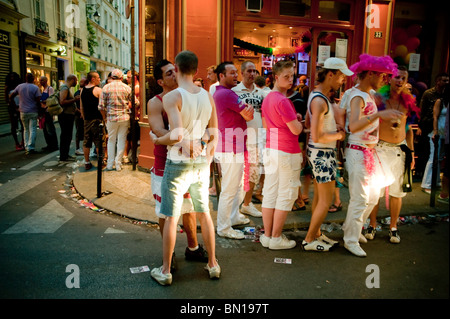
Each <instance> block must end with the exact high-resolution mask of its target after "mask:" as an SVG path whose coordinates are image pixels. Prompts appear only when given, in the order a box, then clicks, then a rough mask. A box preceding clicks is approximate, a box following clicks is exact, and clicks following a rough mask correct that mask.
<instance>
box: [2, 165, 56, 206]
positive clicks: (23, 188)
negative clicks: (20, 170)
mask: <svg viewBox="0 0 450 319" xmlns="http://www.w3.org/2000/svg"><path fill="white" fill-rule="evenodd" d="M56 174H58V171H45V172H39V171H32V172H29V173H26V174H25V175H22V176H19V177H17V178H15V179H13V180H12V181H11V182H9V183H5V184H3V185H2V186H1V187H0V206H2V205H3V204H5V203H7V202H9V201H10V200H12V199H14V198H16V197H17V196H19V195H22V194H23V193H25V192H27V191H29V190H30V189H32V188H33V187H36V186H37V185H39V184H40V183H42V182H44V181H46V180H48V179H49V178H51V177H53V176H55V175H56Z"/></svg>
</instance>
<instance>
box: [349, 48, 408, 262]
mask: <svg viewBox="0 0 450 319" xmlns="http://www.w3.org/2000/svg"><path fill="white" fill-rule="evenodd" d="M359 59H360V61H359V62H357V63H355V64H353V65H352V66H351V67H350V70H351V71H353V72H354V73H355V74H357V76H358V78H359V85H358V86H357V87H354V88H352V89H351V90H352V91H351V93H350V96H349V98H348V99H347V101H348V103H347V105H345V106H343V107H345V109H346V111H347V120H346V130H347V132H349V133H350V134H349V137H348V143H347V147H346V150H345V161H346V162H345V165H346V169H347V172H348V184H349V192H350V201H349V205H348V210H347V216H346V219H345V221H344V225H343V227H342V228H343V230H344V247H345V248H346V249H347V250H348V251H350V252H351V253H352V254H354V255H356V256H358V257H365V256H367V254H366V252H365V251H364V250H363V249H362V248H361V246H360V242H363V243H365V242H367V239H366V238H365V237H364V236H363V235H362V234H361V231H362V227H363V223H364V222H365V221H366V219H367V218H368V217H369V214H370V213H371V211H372V209H373V208H374V206H375V205H376V204H377V203H378V199H379V197H380V190H381V189H382V188H383V187H385V186H387V185H389V183H390V181H389V179H391V180H393V178H392V176H391V178H389V172H387V170H386V167H385V165H384V166H383V165H382V163H381V161H380V157H379V156H378V154H377V152H376V149H375V146H376V145H377V143H378V139H379V135H378V133H379V121H380V119H382V120H383V121H391V120H393V121H394V120H395V121H397V120H398V119H400V118H401V117H402V116H403V113H402V112H400V111H398V110H394V109H389V110H383V111H378V110H377V106H376V103H375V99H374V93H375V91H376V90H377V89H379V88H380V87H381V86H382V85H383V84H384V83H385V81H386V78H387V77H388V76H389V75H391V74H393V75H396V74H397V64H395V63H394V61H393V60H392V58H390V57H389V56H384V57H375V56H371V55H368V54H362V55H361V56H360V57H359Z"/></svg>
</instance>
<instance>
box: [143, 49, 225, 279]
mask: <svg viewBox="0 0 450 319" xmlns="http://www.w3.org/2000/svg"><path fill="white" fill-rule="evenodd" d="M175 67H176V71H177V82H178V88H177V89H175V90H173V91H171V92H169V93H167V94H166V95H164V97H163V107H164V111H165V112H166V113H167V117H168V119H169V124H170V131H169V132H168V133H167V134H166V135H164V136H161V137H158V138H156V139H154V143H155V145H161V144H162V145H168V152H167V161H166V166H165V168H164V176H163V181H162V184H161V197H162V198H161V210H160V211H161V213H162V214H164V215H165V216H166V217H165V218H166V220H165V223H164V231H163V265H162V266H161V267H159V268H154V269H152V271H151V276H152V278H153V279H155V280H156V281H157V282H158V283H159V284H161V285H170V284H172V274H171V273H170V266H171V258H172V252H173V250H174V248H175V242H176V230H177V223H178V219H179V217H180V215H181V209H182V205H183V196H184V194H185V193H186V192H188V191H189V193H190V194H191V198H192V203H193V206H194V211H195V212H197V215H198V217H199V220H200V225H201V228H202V234H203V240H204V243H205V247H206V250H207V251H208V263H207V265H206V267H205V269H206V270H207V271H208V273H209V277H210V278H219V277H220V272H221V269H220V266H219V264H218V263H217V260H216V256H215V234H214V224H213V221H212V219H211V216H210V214H209V192H208V187H209V175H210V172H209V165H210V163H211V160H212V156H213V153H214V149H215V146H216V143H217V142H216V138H217V137H216V132H212V130H214V129H217V116H216V110H215V105H214V101H213V99H212V97H211V95H210V94H209V93H208V92H207V91H206V90H204V89H203V88H199V87H198V86H196V85H195V84H194V81H193V77H194V75H195V74H196V72H197V67H198V59H197V56H196V55H195V54H194V53H193V52H190V51H182V52H180V53H179V54H178V55H177V56H176V57H175ZM206 141H208V143H207V142H206ZM205 146H206V147H205Z"/></svg>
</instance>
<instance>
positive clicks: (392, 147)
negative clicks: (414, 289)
mask: <svg viewBox="0 0 450 319" xmlns="http://www.w3.org/2000/svg"><path fill="white" fill-rule="evenodd" d="M407 83H408V70H407V69H406V67H399V68H398V73H397V75H396V76H395V77H392V78H391V80H390V83H389V85H386V86H384V87H382V88H381V89H380V90H379V92H378V95H379V97H380V99H379V100H380V101H381V103H380V104H379V105H378V109H394V110H399V111H400V112H402V113H403V116H402V117H401V118H400V119H399V120H398V121H397V120H396V121H380V128H379V132H380V140H379V141H378V144H377V146H376V147H375V148H376V151H377V153H378V155H379V156H380V158H381V160H382V161H383V162H385V163H389V168H390V170H391V172H392V174H393V176H394V182H393V183H392V184H391V185H389V186H388V188H387V190H388V194H389V195H388V196H389V199H386V202H387V201H388V200H389V211H390V215H391V221H390V228H389V229H390V231H389V241H390V242H391V243H394V244H398V243H400V235H399V232H398V229H397V221H398V218H399V216H400V211H401V208H402V198H403V197H405V196H406V192H404V189H403V180H404V175H405V170H406V169H409V168H411V169H412V168H413V167H414V156H412V152H414V133H413V131H412V130H411V128H410V123H412V121H413V119H414V115H415V114H419V113H420V109H419V108H418V107H417V106H416V103H415V98H414V97H413V96H412V95H411V94H410V93H409V92H408V91H406V89H405V87H406V84H407ZM414 113H415V114H414ZM406 159H409V160H408V161H407V163H406V165H409V167H406V165H405V160H406ZM384 193H385V189H384V188H383V189H382V191H381V194H380V196H383V194H384ZM378 208H379V204H378V205H376V206H375V207H374V209H373V210H372V213H371V214H370V225H369V227H368V228H367V232H366V234H365V235H364V236H365V237H366V238H367V239H370V240H372V239H374V237H375V233H376V223H377V221H376V217H377V213H378Z"/></svg>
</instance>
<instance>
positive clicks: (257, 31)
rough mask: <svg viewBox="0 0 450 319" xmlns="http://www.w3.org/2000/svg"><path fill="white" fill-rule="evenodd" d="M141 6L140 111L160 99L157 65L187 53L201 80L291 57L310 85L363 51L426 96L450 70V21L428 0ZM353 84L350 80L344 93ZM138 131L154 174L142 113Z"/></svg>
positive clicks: (245, 0)
mask: <svg viewBox="0 0 450 319" xmlns="http://www.w3.org/2000/svg"><path fill="white" fill-rule="evenodd" d="M135 1H136V2H137V1H138V0H135ZM139 5H140V6H141V7H142V8H144V7H145V10H142V11H141V12H140V19H141V21H142V24H141V25H140V26H139V51H140V52H145V56H144V55H141V56H140V65H141V68H140V70H141V83H142V82H143V81H144V82H145V83H146V90H145V91H143V90H142V89H141V97H140V98H141V105H145V103H146V102H147V101H148V100H149V99H150V98H151V97H152V96H154V94H156V93H158V88H157V87H156V86H155V85H154V79H153V78H152V75H153V73H152V72H153V66H154V63H155V62H156V61H158V60H160V59H161V58H166V59H168V60H171V61H173V60H174V58H175V56H176V54H177V53H178V52H180V51H182V50H191V51H194V52H195V53H196V54H197V55H198V57H199V71H198V77H200V78H203V79H206V68H207V67H208V66H210V65H217V64H218V63H220V62H221V61H233V62H234V63H235V65H236V66H237V67H238V68H239V66H240V64H241V63H242V62H243V61H245V60H251V61H253V62H254V63H255V65H256V66H257V69H258V70H259V71H260V73H261V74H262V75H264V76H267V77H270V75H271V68H272V65H273V63H275V62H276V61H278V60H280V59H289V60H292V61H294V62H295V64H296V74H297V76H300V75H306V76H307V78H308V83H309V86H310V87H312V86H314V80H315V74H316V70H317V68H319V67H320V66H321V64H322V63H323V61H324V60H325V59H326V58H327V57H339V58H342V59H344V60H345V61H346V62H347V64H348V65H351V64H353V63H354V62H356V61H357V60H358V58H359V55H360V54H362V53H369V54H373V55H391V56H392V57H393V58H394V60H395V61H396V62H397V63H398V64H403V65H406V66H407V67H408V68H409V70H410V71H409V73H410V82H411V83H413V85H415V86H417V87H419V88H421V90H422V92H423V89H424V88H425V87H427V88H429V87H431V86H433V85H434V77H435V76H436V75H437V74H438V73H440V72H448V68H449V66H448V61H449V47H448V45H449V30H450V28H449V21H448V19H447V18H446V15H445V13H444V12H443V11H442V10H439V9H438V7H437V6H435V5H433V4H431V3H427V2H423V1H416V0H409V1H408V0H365V1H359V0H339V1H324V0H271V1H262V0H227V1H225V0H209V1H202V0H159V1H150V0H139ZM209 84H210V83H207V82H206V89H207V88H208V86H209ZM351 85H352V83H350V81H348V82H347V84H346V87H349V86H351ZM343 89H345V87H343ZM419 93H420V92H419ZM419 98H420V95H419ZM140 125H141V152H140V156H139V166H140V167H142V168H144V169H149V168H151V167H152V165H153V145H152V143H151V141H150V140H149V138H148V132H149V130H150V128H149V126H148V120H147V114H146V113H145V112H142V114H141V119H140Z"/></svg>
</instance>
